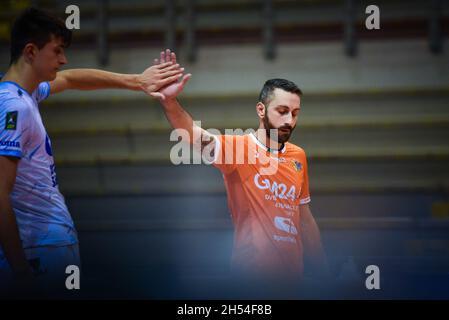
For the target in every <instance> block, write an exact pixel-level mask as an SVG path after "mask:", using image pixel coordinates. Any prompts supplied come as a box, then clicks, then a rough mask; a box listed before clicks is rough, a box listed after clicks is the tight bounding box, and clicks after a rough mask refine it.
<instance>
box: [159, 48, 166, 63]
mask: <svg viewBox="0 0 449 320" xmlns="http://www.w3.org/2000/svg"><path fill="white" fill-rule="evenodd" d="M160 61H161V63H165V51H161V57H160Z"/></svg>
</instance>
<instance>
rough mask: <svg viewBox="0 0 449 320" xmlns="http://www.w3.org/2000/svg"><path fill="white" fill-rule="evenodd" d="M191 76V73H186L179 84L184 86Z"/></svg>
mask: <svg viewBox="0 0 449 320" xmlns="http://www.w3.org/2000/svg"><path fill="white" fill-rule="evenodd" d="M191 77H192V74H191V73H188V74H186V75H185V76H184V77H183V78H182V80H181V86H182V87H184V86H185V85H186V83H187V81H189V79H190V78H191Z"/></svg>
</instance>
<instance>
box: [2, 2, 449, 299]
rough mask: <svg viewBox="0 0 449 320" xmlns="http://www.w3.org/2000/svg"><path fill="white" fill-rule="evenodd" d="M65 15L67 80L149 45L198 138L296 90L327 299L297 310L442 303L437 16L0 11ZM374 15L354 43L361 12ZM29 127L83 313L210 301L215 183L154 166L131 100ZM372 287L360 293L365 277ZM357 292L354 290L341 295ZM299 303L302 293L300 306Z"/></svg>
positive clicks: (444, 183)
mask: <svg viewBox="0 0 449 320" xmlns="http://www.w3.org/2000/svg"><path fill="white" fill-rule="evenodd" d="M72 4H75V5H77V6H78V7H79V9H80V15H81V25H80V27H81V28H80V30H74V40H73V44H72V46H71V48H70V49H69V50H68V51H67V54H68V60H69V64H68V65H67V68H80V67H83V68H105V69H107V70H111V71H115V72H122V73H140V72H142V71H143V70H144V69H146V68H147V67H148V66H149V65H150V64H151V63H152V61H153V59H154V58H156V57H157V56H158V54H159V52H160V50H161V49H163V48H171V49H173V50H175V51H176V52H177V53H178V58H179V61H180V62H181V63H182V64H183V65H184V66H185V67H186V70H187V71H188V72H190V73H192V74H193V78H192V79H191V81H190V82H189V83H188V85H187V87H186V88H185V90H184V92H183V94H182V96H181V98H180V100H181V102H182V104H183V105H184V106H185V107H186V109H187V110H188V111H189V112H191V114H192V115H193V117H194V119H196V120H201V121H202V126H203V128H217V129H220V130H223V129H224V128H242V129H247V128H256V127H257V125H258V122H257V118H256V114H255V105H256V103H257V97H258V93H259V90H260V89H261V88H262V85H263V83H264V82H265V80H267V79H269V78H274V77H281V78H287V79H289V80H292V81H294V82H296V83H297V84H298V85H299V86H300V87H301V88H302V90H303V91H304V96H303V98H302V111H301V115H300V120H299V123H298V127H297V129H296V131H295V132H294V134H293V138H292V141H293V142H294V143H296V144H298V145H300V146H302V147H303V148H304V149H305V151H306V152H307V155H308V159H309V170H310V172H309V175H310V184H311V194H312V202H311V208H312V212H313V213H314V215H315V217H316V219H317V222H318V224H319V226H320V229H321V232H322V238H323V242H324V246H325V249H326V252H327V254H328V256H329V260H330V264H331V268H332V272H333V275H334V276H335V278H336V279H338V280H337V282H336V283H337V284H335V285H334V286H333V289H332V290H331V291H326V289H319V290H318V289H317V287H313V286H312V287H311V288H310V291H307V290H306V291H305V293H304V297H312V298H328V297H331V298H337V299H341V298H347V297H353V298H354V297H355V298H368V299H369V298H396V299H397V298H415V299H426V298H446V299H447V298H449V166H448V162H449V161H448V160H449V145H448V138H449V47H448V41H447V40H448V36H449V3H448V1H443V0H440V1H424V0H422V1H402V0H390V1H382V0H376V1H356V0H354V1H351V0H348V1H337V0H316V1H305V0H304V1H300V0H298V1H289V0H239V1H235V0H220V1H218V0H203V1H202V0H184V1H179V0H178V1H175V0H170V1H160V0H153V1H138V0H127V1H118V0H109V1H81V0H78V1H72V0H70V1H50V0H48V1H45V0H42V1H2V2H1V11H0V48H1V51H0V52H1V54H0V70H3V71H5V70H6V69H7V67H8V62H9V52H8V43H9V42H8V37H9V35H8V34H9V30H10V23H11V21H12V20H13V19H14V18H15V17H16V16H17V14H18V12H20V11H21V10H22V9H24V8H26V7H28V6H30V5H35V6H37V7H40V8H47V9H49V10H51V11H53V12H55V13H57V14H59V16H61V17H63V18H65V17H66V16H68V15H67V14H65V8H66V7H67V6H68V5H72ZM370 4H375V5H377V6H378V7H379V8H380V30H367V29H366V27H365V19H366V17H367V16H368V15H367V14H366V13H365V8H366V7H367V6H368V5H370ZM41 113H42V115H43V118H44V122H45V125H46V127H47V130H48V132H49V135H50V137H51V139H52V143H53V146H54V154H55V158H56V163H57V173H58V178H59V184H60V188H61V190H62V192H63V194H64V195H65V196H66V200H67V203H68V206H69V209H70V212H71V214H72V216H73V218H74V220H75V223H76V225H77V228H78V231H79V238H80V248H81V256H82V263H83V277H82V279H81V286H82V290H81V292H82V293H81V294H82V295H83V296H84V297H87V298H162V299H164V298H222V297H235V296H234V295H233V292H232V291H229V290H226V289H223V288H225V287H226V284H227V283H228V281H229V261H230V254H231V248H232V238H233V231H232V222H231V220H230V216H229V213H228V209H227V204H226V195H225V189H224V186H223V181H222V177H221V175H220V173H219V172H218V171H217V170H215V169H214V168H212V167H209V166H206V165H180V166H175V165H173V164H171V162H170V158H169V155H170V149H171V147H172V146H173V145H174V144H175V142H170V141H169V136H170V132H171V131H170V129H169V126H168V123H167V122H166V120H165V117H164V115H163V112H162V110H161V108H160V106H159V105H158V103H157V102H156V101H154V100H152V99H150V98H149V97H147V96H145V95H144V94H143V93H139V92H128V91H117V90H106V91H101V92H100V91H95V92H80V91H72V92H66V93H63V94H60V95H55V96H52V97H51V98H49V99H48V100H47V101H46V102H45V103H44V104H43V105H42V106H41ZM370 264H375V265H378V266H379V267H380V271H381V290H379V291H368V290H366V289H364V281H365V278H366V277H367V275H365V268H366V266H367V265H370ZM354 288H356V289H355V290H352V289H354ZM309 293H310V294H309Z"/></svg>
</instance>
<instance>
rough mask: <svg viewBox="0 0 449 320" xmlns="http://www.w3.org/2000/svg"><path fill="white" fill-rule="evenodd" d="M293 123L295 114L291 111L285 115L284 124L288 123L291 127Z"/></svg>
mask: <svg viewBox="0 0 449 320" xmlns="http://www.w3.org/2000/svg"><path fill="white" fill-rule="evenodd" d="M292 123H293V115H292V114H291V112H289V113H287V114H286V115H285V118H284V125H286V126H287V125H288V126H290V127H291V126H292Z"/></svg>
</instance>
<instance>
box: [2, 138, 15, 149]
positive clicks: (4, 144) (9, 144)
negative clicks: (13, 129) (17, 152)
mask: <svg viewBox="0 0 449 320" xmlns="http://www.w3.org/2000/svg"><path fill="white" fill-rule="evenodd" d="M0 147H11V148H20V142H18V141H8V140H6V141H4V140H0Z"/></svg>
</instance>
